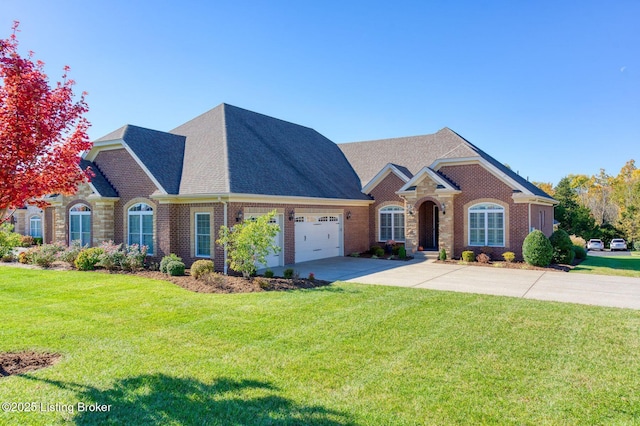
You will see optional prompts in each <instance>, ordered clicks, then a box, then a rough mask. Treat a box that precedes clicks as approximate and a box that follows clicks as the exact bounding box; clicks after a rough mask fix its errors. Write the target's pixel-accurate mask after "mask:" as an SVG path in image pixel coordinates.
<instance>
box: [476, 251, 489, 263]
mask: <svg viewBox="0 0 640 426" xmlns="http://www.w3.org/2000/svg"><path fill="white" fill-rule="evenodd" d="M476 260H477V261H478V263H489V262H490V261H491V257H489V255H488V254H486V253H480V254H479V255H478V256H477V257H476Z"/></svg>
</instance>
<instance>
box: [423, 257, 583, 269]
mask: <svg viewBox="0 0 640 426" xmlns="http://www.w3.org/2000/svg"><path fill="white" fill-rule="evenodd" d="M580 262H582V260H577V261H576V260H574V262H573V264H572V265H556V264H552V265H549V266H547V267H541V266H533V265H529V264H528V263H525V262H489V263H480V262H464V261H461V260H436V261H435V263H448V264H450V265H469V266H488V267H491V268H504V269H526V270H530V271H555V272H569V271H570V270H572V269H573V268H575V267H576V265H579V264H580Z"/></svg>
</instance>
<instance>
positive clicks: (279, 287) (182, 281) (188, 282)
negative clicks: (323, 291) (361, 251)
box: [135, 271, 331, 293]
mask: <svg viewBox="0 0 640 426" xmlns="http://www.w3.org/2000/svg"><path fill="white" fill-rule="evenodd" d="M135 275H139V276H142V277H146V278H153V279H156V280H163V281H169V282H171V283H173V284H175V285H178V286H180V287H182V288H184V289H186V290H189V291H194V292H196V293H254V292H259V291H287V290H300V289H308V288H316V287H324V286H327V285H329V284H331V282H330V281H324V280H317V279H314V280H309V279H306V278H298V279H286V278H276V277H273V278H265V277H252V278H251V279H248V280H247V279H245V278H243V277H242V276H233V275H222V274H216V273H214V274H210V275H208V276H205V277H201V278H200V279H195V278H194V277H192V276H191V275H189V274H188V271H187V275H184V276H182V277H171V276H169V275H167V274H163V273H162V272H155V271H141V272H136V273H135Z"/></svg>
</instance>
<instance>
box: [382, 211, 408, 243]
mask: <svg viewBox="0 0 640 426" xmlns="http://www.w3.org/2000/svg"><path fill="white" fill-rule="evenodd" d="M383 214H390V215H391V238H390V239H391V240H393V241H395V242H398V243H404V242H405V238H406V235H407V218H406V216H405V210H404V207H402V206H397V205H389V206H383V207H380V209H378V241H379V242H386V241H388V240H386V239H385V240H383V239H382V215H383ZM397 214H401V215H402V218H403V221H402V223H403V225H402V227H403V229H404V234H405V237H404V238H402V239H399V238H395V237H396V235H395V226H394V223H395V220H394V219H395V218H394V216H395V215H397Z"/></svg>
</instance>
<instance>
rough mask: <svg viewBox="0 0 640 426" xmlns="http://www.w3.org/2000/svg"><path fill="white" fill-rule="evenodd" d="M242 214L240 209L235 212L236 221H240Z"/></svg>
mask: <svg viewBox="0 0 640 426" xmlns="http://www.w3.org/2000/svg"><path fill="white" fill-rule="evenodd" d="M243 216H244V215H243V214H242V210H238V213H236V222H242V217H243Z"/></svg>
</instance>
